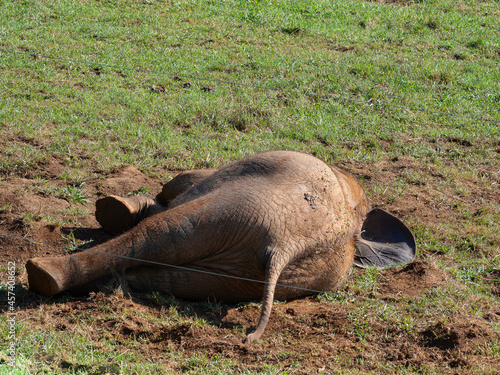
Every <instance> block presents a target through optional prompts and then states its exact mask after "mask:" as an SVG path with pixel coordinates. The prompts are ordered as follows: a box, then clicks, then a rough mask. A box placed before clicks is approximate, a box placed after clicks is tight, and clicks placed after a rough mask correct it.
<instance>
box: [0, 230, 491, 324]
mask: <svg viewBox="0 0 500 375" xmlns="http://www.w3.org/2000/svg"><path fill="white" fill-rule="evenodd" d="M0 237H4V238H9V239H13V240H20V241H24V242H29V243H33V244H38V245H46V246H55V247H62V248H65V249H69V250H73V251H88V252H91V253H94V254H99V255H107V256H112V257H117V258H122V259H128V260H134V261H138V262H142V263H145V264H151V265H155V266H162V267H170V268H175V269H179V270H183V271H189V272H196V273H202V274H206V275H212V276H218V277H223V278H227V279H232V280H235V279H236V280H243V281H249V282H253V283H258V284H269V283H268V282H267V281H264V280H256V279H251V278H245V277H239V276H233V275H227V274H222V273H218V272H211V271H206V270H200V269H195V268H190V267H186V266H179V265H173V264H167V263H161V262H155V261H151V260H146V259H139V258H133V257H128V256H124V255H117V254H110V253H104V252H101V251H97V250H94V249H92V248H89V249H83V248H78V247H77V248H74V247H68V246H66V245H61V244H56V243H52V242H45V241H38V240H33V239H31V238H26V237H19V236H13V235H10V234H5V233H0ZM275 285H276V286H279V287H283V288H290V289H296V290H300V291H305V292H310V293H311V294H327V295H330V296H333V297H337V298H338V297H342V298H346V299H347V298H351V299H354V300H357V301H362V302H368V303H372V304H380V305H385V306H390V307H397V308H402V309H409V310H413V311H418V312H422V313H432V314H442V315H446V316H450V317H456V318H464V319H473V320H480V321H485V322H488V323H496V324H500V320H495V319H488V318H484V317H480V316H473V315H464V314H459V313H453V312H449V311H444V310H438V309H431V308H425V307H416V306H411V305H406V304H401V303H395V302H389V301H384V300H377V299H372V298H365V297H359V296H354V295H350V294H346V293H342V292H339V291H335V292H328V291H324V290H315V289H309V288H303V287H299V286H293V285H285V284H279V283H277V284H275Z"/></svg>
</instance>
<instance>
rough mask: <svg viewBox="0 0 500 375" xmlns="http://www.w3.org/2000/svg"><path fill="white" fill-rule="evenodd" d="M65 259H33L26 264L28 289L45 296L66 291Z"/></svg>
mask: <svg viewBox="0 0 500 375" xmlns="http://www.w3.org/2000/svg"><path fill="white" fill-rule="evenodd" d="M67 266H68V265H67V258H34V259H30V260H29V261H28V263H26V271H27V272H28V283H29V288H30V289H31V290H34V291H36V292H39V293H41V294H43V295H45V296H48V297H50V296H53V295H54V294H57V293H60V292H62V291H64V290H65V289H66V285H65V284H66V282H65V279H66V278H65V275H66V274H67V272H66V271H67V268H68V267H67Z"/></svg>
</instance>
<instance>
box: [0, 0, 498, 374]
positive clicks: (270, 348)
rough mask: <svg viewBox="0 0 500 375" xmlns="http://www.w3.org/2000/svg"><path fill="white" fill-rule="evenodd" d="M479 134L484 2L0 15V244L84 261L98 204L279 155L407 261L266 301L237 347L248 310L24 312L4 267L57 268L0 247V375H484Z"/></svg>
mask: <svg viewBox="0 0 500 375" xmlns="http://www.w3.org/2000/svg"><path fill="white" fill-rule="evenodd" d="M499 129H500V4H499V2H498V0H458V1H451V0H415V1H404V0H387V1H385V0H380V1H375V2H370V1H362V0H360V1H339V0H331V1H302V0H297V1H287V0H281V1H276V0H275V1H257V0H256V1H238V0H233V1H231V0H229V1H209V0H201V1H154V0H142V1H132V0H129V1H116V0H109V1H107V0H101V1H94V2H93V1H76V2H75V1H56V0H47V1H43V2H29V1H16V2H13V1H10V2H9V1H2V0H0V233H3V234H10V235H14V236H19V237H26V238H31V239H35V240H40V241H46V242H56V243H58V244H64V245H69V246H70V247H73V249H74V248H76V247H78V246H81V245H85V246H92V241H94V243H96V242H99V241H103V240H105V239H107V238H109V237H106V235H105V234H104V233H102V232H100V231H99V230H98V229H96V228H97V224H96V222H95V220H94V218H93V203H94V202H95V200H96V199H97V198H98V196H99V195H102V194H109V193H120V194H127V193H130V192H134V193H135V194H152V195H153V194H155V193H156V189H158V188H159V186H160V185H161V183H162V182H164V181H166V180H168V179H170V178H171V177H172V176H174V175H175V173H176V172H178V171H179V170H185V169H191V168H211V167H220V166H222V165H224V164H225V163H227V162H229V161H231V160H235V159H238V158H241V157H243V156H245V155H249V154H253V153H255V152H259V151H265V150H278V149H288V150H300V151H304V152H307V153H310V154H313V155H315V156H317V157H319V158H321V159H323V160H324V161H326V162H328V163H332V164H337V165H340V166H342V167H343V168H345V169H347V170H348V171H349V172H351V173H352V174H353V175H355V176H356V177H357V178H358V179H359V180H360V181H361V183H362V185H363V186H364V188H365V189H366V191H367V193H368V195H369V196H370V198H371V200H372V204H373V206H376V207H382V208H384V209H386V210H389V211H391V212H393V213H395V214H396V215H398V216H399V217H401V218H402V219H403V221H405V223H407V224H408V225H409V227H410V228H411V229H412V231H413V232H414V233H415V235H416V240H417V246H418V256H417V262H416V263H415V264H414V265H411V266H409V268H408V267H407V268H405V269H403V271H402V272H401V273H398V272H399V271H400V270H383V271H376V270H369V271H363V272H362V271H360V270H353V272H352V274H351V275H350V277H349V279H348V280H347V282H346V283H344V284H343V285H342V286H341V287H340V289H339V291H338V292H337V293H336V294H334V295H333V296H332V295H328V294H325V295H321V296H319V297H315V298H310V299H306V300H299V301H292V302H289V303H287V304H282V303H277V304H276V305H275V309H276V311H275V312H273V315H272V316H271V320H273V319H275V325H274V326H272V325H271V327H270V329H269V332H267V331H266V335H265V337H263V339H262V340H260V341H259V342H258V343H256V344H255V345H253V346H251V347H245V346H244V345H243V344H241V342H242V340H243V338H244V336H245V329H248V328H251V327H253V325H254V324H255V322H256V319H257V317H258V305H257V304H256V303H248V304H242V305H239V306H230V305H225V304H222V303H218V304H217V303H214V302H202V303H192V304H191V303H186V302H183V301H178V300H175V299H174V298H171V297H169V296H162V295H159V294H152V295H149V296H137V295H134V294H133V293H132V294H128V293H126V291H125V292H124V291H123V290H122V289H120V288H117V287H116V286H114V287H110V288H108V289H106V290H105V291H104V292H103V293H97V294H93V295H91V296H88V295H87V296H84V297H81V296H79V297H75V296H70V295H65V296H61V297H57V298H51V299H48V300H47V299H43V298H41V297H39V296H37V295H36V294H34V293H32V292H30V291H27V289H26V288H27V278H26V272H25V270H24V263H25V262H26V260H27V259H29V258H30V257H33V256H41V255H44V254H64V253H66V252H67V251H69V250H66V249H57V248H54V247H50V246H44V245H35V244H28V243H26V242H23V241H20V240H15V239H8V238H0V258H1V262H2V263H1V264H0V267H1V268H0V272H1V273H2V279H1V280H2V283H3V284H2V292H1V294H0V297H1V298H2V304H1V305H2V307H1V308H2V311H3V312H5V314H4V316H2V317H1V318H0V337H1V339H0V345H3V346H1V348H2V349H3V354H0V355H3V357H2V358H0V362H1V363H3V365H0V372H1V373H5V374H11V373H12V374H29V373H33V374H35V373H47V374H57V373H61V374H63V373H64V374H66V373H68V374H84V373H85V374H87V373H88V374H98V373H106V372H107V373H112V374H134V373H178V372H186V373H214V374H215V373H231V372H236V373H247V374H250V373H266V374H271V373H317V372H321V371H323V372H325V373H342V374H344V373H352V374H357V373H360V374H361V373H363V374H364V373H388V374H392V373H408V374H410V373H477V374H480V373H492V374H493V373H497V372H496V371H498V368H500V345H499V342H500V341H499V340H500V323H499V321H500V308H499V305H500V303H499V298H500V286H499V279H500V257H499V255H500V224H499V223H500V192H499V191H500V186H499V185H500V131H499ZM127 165H128V166H129V167H125V166H127ZM14 261H15V262H16V280H17V281H16V282H17V286H16V303H17V305H16V307H17V312H16V337H17V338H18V345H17V349H16V350H17V351H16V354H17V365H16V367H15V368H11V367H9V366H7V365H6V364H7V362H8V358H7V353H8V352H7V348H8V345H9V339H8V336H9V335H8V331H9V322H8V319H7V318H8V314H7V312H8V304H7V281H6V280H7V274H8V268H9V267H8V262H14ZM391 280H392V281H391ZM396 286H398V287H400V288H401V289H400V290H399V291H398V290H397V288H396ZM349 296H351V297H349ZM352 296H354V297H362V298H369V299H374V300H383V301H386V302H390V303H397V304H402V305H405V306H413V307H418V308H421V309H431V310H439V311H445V312H447V313H450V314H461V315H467V316H473V317H475V318H479V319H476V320H471V319H467V318H464V317H460V316H455V315H446V314H440V313H438V312H435V311H434V312H433V311H430V310H411V309H408V308H398V307H396V306H394V305H387V304H378V303H372V302H363V301H360V300H357V299H355V298H353V297H352ZM290 311H293V312H294V313H290ZM484 319H487V320H484ZM271 324H272V323H271ZM4 357H5V358H4ZM311 358H313V359H311ZM255 361H257V362H256V363H255Z"/></svg>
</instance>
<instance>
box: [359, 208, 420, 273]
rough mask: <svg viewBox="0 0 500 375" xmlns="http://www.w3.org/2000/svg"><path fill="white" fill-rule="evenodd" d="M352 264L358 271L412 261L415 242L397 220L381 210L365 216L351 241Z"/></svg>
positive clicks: (407, 230)
mask: <svg viewBox="0 0 500 375" xmlns="http://www.w3.org/2000/svg"><path fill="white" fill-rule="evenodd" d="M355 245H356V250H355V252H354V264H355V265H356V266H358V267H362V268H366V267H380V268H382V267H387V266H392V265H399V264H404V263H407V262H410V261H411V260H413V259H414V258H415V248H416V246H415V238H414V237H413V234H412V233H411V232H410V230H409V229H408V228H407V227H406V226H405V225H404V224H403V223H402V222H401V220H399V219H398V218H397V217H395V216H393V215H391V214H389V213H387V212H385V211H384V210H381V209H378V208H377V209H374V210H372V211H370V212H369V213H368V215H367V216H366V219H365V221H364V223H363V226H362V228H361V234H360V235H358V236H356V238H355Z"/></svg>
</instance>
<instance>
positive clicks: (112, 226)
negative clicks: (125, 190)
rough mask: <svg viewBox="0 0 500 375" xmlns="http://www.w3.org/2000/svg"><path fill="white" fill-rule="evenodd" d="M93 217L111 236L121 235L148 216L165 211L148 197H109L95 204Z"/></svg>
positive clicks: (163, 207)
mask: <svg viewBox="0 0 500 375" xmlns="http://www.w3.org/2000/svg"><path fill="white" fill-rule="evenodd" d="M95 205H96V212H95V217H96V219H97V221H98V222H99V224H101V227H102V229H104V230H105V231H106V232H110V233H113V234H121V233H124V232H126V231H128V230H129V229H131V228H132V227H134V226H136V225H137V224H139V222H140V221H142V220H144V219H145V218H146V217H148V216H152V215H156V214H158V213H160V212H162V211H165V210H166V207H165V206H163V205H161V204H160V203H159V202H157V201H156V200H154V199H152V198H149V197H143V196H139V197H135V196H134V197H127V198H123V197H118V196H116V195H109V196H107V197H104V198H101V199H99V200H98V201H97V202H96V203H95Z"/></svg>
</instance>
